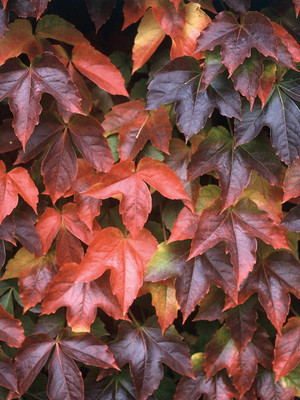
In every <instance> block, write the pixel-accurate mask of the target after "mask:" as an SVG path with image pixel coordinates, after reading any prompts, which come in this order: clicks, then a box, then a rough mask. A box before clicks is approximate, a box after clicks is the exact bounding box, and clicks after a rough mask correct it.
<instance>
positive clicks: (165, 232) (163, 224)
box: [159, 203, 168, 242]
mask: <svg viewBox="0 0 300 400" xmlns="http://www.w3.org/2000/svg"><path fill="white" fill-rule="evenodd" d="M159 210H160V219H161V225H162V229H163V235H164V241H165V242H166V241H167V240H168V238H167V231H166V226H165V223H164V220H163V216H162V205H161V203H159Z"/></svg>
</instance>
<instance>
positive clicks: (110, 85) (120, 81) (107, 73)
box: [72, 43, 128, 97]
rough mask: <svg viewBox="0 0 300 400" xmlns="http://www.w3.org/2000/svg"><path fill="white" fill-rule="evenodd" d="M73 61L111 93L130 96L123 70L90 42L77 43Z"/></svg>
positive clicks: (98, 84) (86, 74)
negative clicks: (122, 73)
mask: <svg viewBox="0 0 300 400" xmlns="http://www.w3.org/2000/svg"><path fill="white" fill-rule="evenodd" d="M72 63H73V64H74V66H75V67H76V69H78V71H79V72H81V73H82V74H83V75H85V76H86V77H87V78H89V79H90V80H91V81H92V82H94V83H95V84H96V85H97V86H99V87H100V88H101V89H104V90H106V91H107V92H108V93H111V94H120V95H122V96H126V97H128V92H127V90H126V88H125V82H124V78H123V77H122V75H121V72H120V71H119V70H118V69H117V68H116V67H115V66H114V65H113V64H112V63H111V62H110V60H109V58H108V57H106V56H105V55H104V54H102V53H100V52H99V51H97V50H95V49H94V47H93V46H91V45H90V44H88V43H81V44H78V45H76V46H75V47H74V48H73V51H72Z"/></svg>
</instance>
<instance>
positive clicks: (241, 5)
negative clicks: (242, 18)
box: [224, 0, 250, 14]
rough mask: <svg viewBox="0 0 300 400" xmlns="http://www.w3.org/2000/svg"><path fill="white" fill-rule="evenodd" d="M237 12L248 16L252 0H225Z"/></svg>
mask: <svg viewBox="0 0 300 400" xmlns="http://www.w3.org/2000/svg"><path fill="white" fill-rule="evenodd" d="M224 1H225V3H226V4H228V5H229V7H230V8H232V9H233V10H235V11H238V12H240V13H243V14H246V12H247V11H248V9H249V7H250V0H224Z"/></svg>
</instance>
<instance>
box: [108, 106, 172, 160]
mask: <svg viewBox="0 0 300 400" xmlns="http://www.w3.org/2000/svg"><path fill="white" fill-rule="evenodd" d="M144 108H145V104H144V103H143V102H142V101H140V100H132V101H130V102H128V103H123V104H119V105H117V106H114V107H113V109H112V110H111V111H110V112H109V113H107V114H106V115H105V119H104V122H103V124H102V125H103V128H104V129H105V132H106V133H109V134H112V133H119V146H118V150H119V154H120V158H121V160H126V159H128V158H130V159H133V158H134V157H135V156H136V155H137V154H138V152H139V151H140V150H141V149H142V148H143V147H144V146H145V144H146V142H147V140H150V141H151V143H152V145H153V146H154V147H156V148H157V149H159V150H161V151H164V152H165V153H168V154H169V142H170V139H171V135H172V125H171V123H170V121H169V114H168V111H167V110H166V109H165V108H163V107H160V108H159V109H158V110H157V111H156V112H147V111H145V109H144Z"/></svg>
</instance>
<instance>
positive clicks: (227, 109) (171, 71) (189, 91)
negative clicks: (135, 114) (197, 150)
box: [146, 57, 241, 139]
mask: <svg viewBox="0 0 300 400" xmlns="http://www.w3.org/2000/svg"><path fill="white" fill-rule="evenodd" d="M201 75H202V71H201V68H200V66H199V64H198V62H197V61H196V60H195V59H194V58H192V57H179V58H176V59H175V60H173V61H170V62H169V63H167V64H166V65H165V66H164V67H163V68H162V69H161V70H160V71H159V72H157V73H156V74H155V75H154V79H153V81H152V82H151V83H150V85H149V91H148V95H147V96H148V103H147V107H146V108H147V109H150V110H151V109H152V110H153V109H157V108H158V107H159V106H160V105H162V104H169V103H173V102H176V104H175V112H176V114H177V123H178V126H179V128H180V130H181V131H182V132H183V133H184V134H185V136H186V138H187V139H189V138H190V137H191V136H192V135H194V134H195V133H197V132H199V131H200V129H202V128H203V127H204V126H205V123H206V121H207V118H209V117H210V116H211V115H212V112H213V110H214V109H215V108H217V109H218V110H219V111H220V113H221V114H222V115H225V116H227V117H235V118H239V119H240V118H241V114H240V110H241V100H240V96H239V94H238V93H237V92H236V91H235V90H234V89H233V86H231V84H230V83H229V82H228V80H227V79H226V77H225V75H219V76H217V77H216V78H215V79H214V80H213V81H212V82H211V84H210V86H209V87H208V88H207V89H206V90H201Z"/></svg>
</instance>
